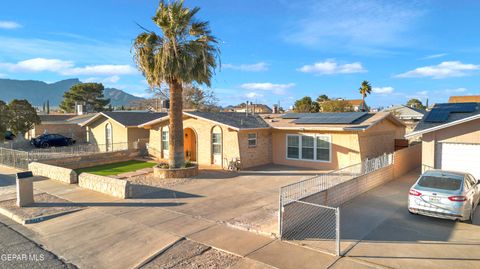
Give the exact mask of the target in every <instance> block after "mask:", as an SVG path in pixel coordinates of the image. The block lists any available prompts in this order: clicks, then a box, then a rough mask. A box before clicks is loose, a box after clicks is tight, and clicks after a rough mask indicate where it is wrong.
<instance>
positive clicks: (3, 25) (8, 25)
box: [0, 21, 22, 30]
mask: <svg viewBox="0 0 480 269" xmlns="http://www.w3.org/2000/svg"><path fill="white" fill-rule="evenodd" d="M20 27H22V25H21V24H19V23H18V22H14V21H0V29H6V30H12V29H17V28H20Z"/></svg>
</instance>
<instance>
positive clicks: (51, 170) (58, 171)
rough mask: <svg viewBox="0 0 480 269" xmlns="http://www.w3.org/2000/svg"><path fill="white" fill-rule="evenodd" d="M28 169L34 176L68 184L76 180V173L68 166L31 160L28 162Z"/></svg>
mask: <svg viewBox="0 0 480 269" xmlns="http://www.w3.org/2000/svg"><path fill="white" fill-rule="evenodd" d="M28 170H30V171H32V173H33V175H35V176H43V177H47V178H50V179H54V180H57V181H61V182H64V183H68V184H74V183H77V181H78V178H77V173H76V172H75V171H73V170H72V169H69V168H64V167H59V166H55V165H50V164H44V163H38V162H32V163H30V164H28Z"/></svg>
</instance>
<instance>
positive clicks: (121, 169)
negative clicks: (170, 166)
mask: <svg viewBox="0 0 480 269" xmlns="http://www.w3.org/2000/svg"><path fill="white" fill-rule="evenodd" d="M155 165H156V163H150V162H143V161H136V160H132V161H127V162H121V163H112V164H105V165H99V166H93V167H86V168H80V169H76V170H75V172H77V174H80V173H82V172H86V173H91V174H95V175H99V176H111V175H118V174H122V173H127V172H133V171H137V170H140V169H143V168H150V167H153V166H155Z"/></svg>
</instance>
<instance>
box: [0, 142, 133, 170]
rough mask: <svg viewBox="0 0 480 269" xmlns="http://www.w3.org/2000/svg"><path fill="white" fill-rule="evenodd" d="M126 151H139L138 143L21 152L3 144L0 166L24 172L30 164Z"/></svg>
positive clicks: (0, 153) (1, 146) (0, 150)
mask: <svg viewBox="0 0 480 269" xmlns="http://www.w3.org/2000/svg"><path fill="white" fill-rule="evenodd" d="M7 146H8V145H7ZM128 149H139V144H138V142H134V143H112V144H109V145H104V144H103V145H102V144H79V145H73V146H67V147H51V148H46V149H39V148H27V149H22V150H16V149H11V148H6V147H5V144H3V145H0V164H3V165H6V166H11V167H15V168H18V169H24V170H25V169H28V164H29V163H30V162H35V161H41V160H51V159H59V158H68V157H75V156H85V155H91V154H96V153H104V152H117V151H124V150H128Z"/></svg>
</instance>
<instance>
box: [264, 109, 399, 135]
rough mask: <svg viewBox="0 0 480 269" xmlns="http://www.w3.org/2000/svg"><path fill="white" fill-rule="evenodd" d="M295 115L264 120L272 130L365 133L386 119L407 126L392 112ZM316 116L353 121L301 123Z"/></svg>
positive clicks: (272, 115) (269, 117)
mask: <svg viewBox="0 0 480 269" xmlns="http://www.w3.org/2000/svg"><path fill="white" fill-rule="evenodd" d="M294 114H295V113H289V114H288V116H286V117H285V116H284V115H280V114H270V115H265V116H264V119H265V120H266V121H267V123H268V124H269V125H270V126H271V127H272V128H275V129H284V130H322V131H364V130H367V129H369V128H371V127H373V126H375V125H376V124H378V123H380V122H381V121H383V120H385V119H389V120H390V121H392V122H393V123H394V124H396V125H398V126H405V124H404V123H403V122H402V121H400V120H399V119H398V118H396V117H395V116H394V115H393V114H391V113H390V112H377V113H367V112H343V113H298V114H299V115H298V116H299V117H294ZM315 114H318V115H322V114H337V115H338V116H340V118H341V115H345V116H347V117H351V119H352V121H350V122H349V121H343V120H339V121H338V122H335V121H333V122H331V123H328V124H325V123H322V124H319V123H305V122H308V120H302V121H299V119H305V118H307V119H308V117H309V116H310V117H312V116H313V115H315ZM347 114H348V115H347ZM285 115H287V114H285ZM356 116H358V117H356ZM345 122H348V123H345Z"/></svg>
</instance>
